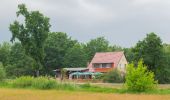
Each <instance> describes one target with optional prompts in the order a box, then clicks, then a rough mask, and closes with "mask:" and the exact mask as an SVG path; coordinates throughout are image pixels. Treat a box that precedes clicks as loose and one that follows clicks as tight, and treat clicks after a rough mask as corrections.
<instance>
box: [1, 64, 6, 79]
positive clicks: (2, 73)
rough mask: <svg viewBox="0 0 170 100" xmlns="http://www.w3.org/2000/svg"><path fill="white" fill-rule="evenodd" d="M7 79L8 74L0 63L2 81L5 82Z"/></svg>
mask: <svg viewBox="0 0 170 100" xmlns="http://www.w3.org/2000/svg"><path fill="white" fill-rule="evenodd" d="M5 78H6V72H5V69H4V66H3V64H2V63H1V62H0V81H3V80H4V79H5Z"/></svg>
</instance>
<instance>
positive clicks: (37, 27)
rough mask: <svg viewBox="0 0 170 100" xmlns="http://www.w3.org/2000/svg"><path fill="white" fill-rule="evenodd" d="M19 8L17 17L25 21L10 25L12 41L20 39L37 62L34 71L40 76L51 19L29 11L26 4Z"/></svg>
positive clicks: (28, 53)
mask: <svg viewBox="0 0 170 100" xmlns="http://www.w3.org/2000/svg"><path fill="white" fill-rule="evenodd" d="M18 8H19V11H18V12H17V17H18V16H19V15H22V16H23V17H24V18H25V19H24V23H19V22H18V21H14V23H13V24H10V27H9V29H10V31H11V32H12V38H11V41H12V42H13V41H14V40H15V39H18V40H19V41H20V42H21V44H22V46H23V48H24V49H25V53H26V54H27V55H29V56H30V57H32V58H33V59H34V60H35V62H36V66H35V67H34V69H35V71H36V75H37V76H39V70H40V69H41V68H42V63H43V59H44V56H45V55H44V44H45V41H46V39H47V36H48V33H49V28H50V24H49V18H47V17H45V16H44V15H43V14H41V13H40V12H39V11H28V10H27V8H26V6H25V5H24V4H20V5H18Z"/></svg>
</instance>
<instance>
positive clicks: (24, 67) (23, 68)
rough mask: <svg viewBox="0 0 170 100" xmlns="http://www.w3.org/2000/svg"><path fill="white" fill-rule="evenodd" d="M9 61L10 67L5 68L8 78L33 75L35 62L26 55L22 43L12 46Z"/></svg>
mask: <svg viewBox="0 0 170 100" xmlns="http://www.w3.org/2000/svg"><path fill="white" fill-rule="evenodd" d="M8 59H9V62H8V65H7V66H5V68H6V72H7V76H8V77H10V78H11V77H12V76H13V77H19V76H22V75H33V67H34V60H33V59H32V58H31V57H29V56H27V55H25V52H24V49H23V48H22V45H21V44H20V43H14V44H13V45H12V47H11V51H10V56H9V58H8ZM11 69H12V70H11Z"/></svg>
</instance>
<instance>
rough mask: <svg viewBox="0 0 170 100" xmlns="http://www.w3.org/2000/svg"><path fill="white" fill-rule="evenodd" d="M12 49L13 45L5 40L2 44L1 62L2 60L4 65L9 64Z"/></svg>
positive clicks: (0, 51)
mask: <svg viewBox="0 0 170 100" xmlns="http://www.w3.org/2000/svg"><path fill="white" fill-rule="evenodd" d="M10 50H11V45H10V44H9V43H7V42H4V43H3V44H2V45H0V62H2V64H3V65H5V66H6V65H7V63H8V60H9V53H10Z"/></svg>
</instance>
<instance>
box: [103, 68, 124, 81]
mask: <svg viewBox="0 0 170 100" xmlns="http://www.w3.org/2000/svg"><path fill="white" fill-rule="evenodd" d="M103 81H104V82H109V83H121V82H123V77H122V76H121V73H120V72H119V71H118V70H117V69H114V70H113V71H110V72H108V73H106V74H105V75H104V78H103Z"/></svg>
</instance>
